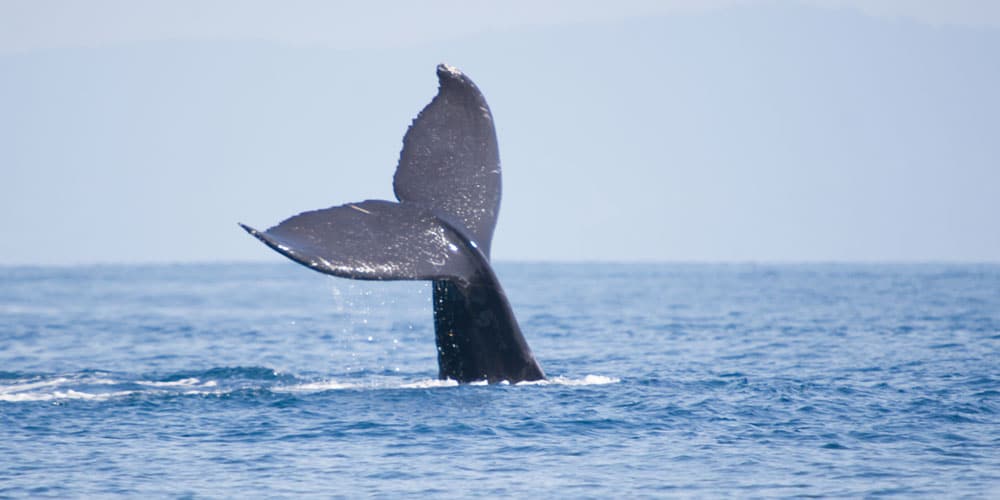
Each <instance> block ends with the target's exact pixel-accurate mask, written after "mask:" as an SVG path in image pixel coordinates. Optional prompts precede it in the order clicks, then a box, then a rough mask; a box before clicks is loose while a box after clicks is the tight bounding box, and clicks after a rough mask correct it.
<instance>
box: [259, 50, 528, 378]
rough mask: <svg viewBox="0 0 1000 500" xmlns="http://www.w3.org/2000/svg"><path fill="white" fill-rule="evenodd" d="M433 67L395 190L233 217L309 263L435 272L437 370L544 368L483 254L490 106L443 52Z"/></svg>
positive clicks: (494, 187)
mask: <svg viewBox="0 0 1000 500" xmlns="http://www.w3.org/2000/svg"><path fill="white" fill-rule="evenodd" d="M437 75H438V82H439V87H438V93H437V95H436V96H435V97H434V99H433V100H432V101H431V102H430V104H428V105H427V106H426V107H425V108H424V109H423V110H422V111H421V112H420V114H418V115H417V117H416V119H414V120H413V124H412V125H410V128H409V129H408V130H407V132H406V135H405V136H404V137H403V149H402V151H401V152H400V159H399V165H398V166H397V168H396V173H395V176H394V177H393V190H394V192H395V195H396V198H397V200H398V202H392V201H384V200H366V201H362V202H358V203H348V204H345V205H340V206H335V207H331V208H326V209H322V210H315V211H310V212H304V213H301V214H299V215H296V216H293V217H291V218H289V219H286V220H285V221H283V222H281V223H280V224H278V225H276V226H274V227H272V228H270V229H267V230H266V231H258V230H256V229H253V228H251V227H249V226H246V225H243V224H240V226H241V227H243V228H244V229H245V230H246V231H247V232H249V233H250V234H251V235H253V236H255V237H256V238H257V239H259V240H260V241H262V242H263V243H264V244H266V245H267V246H269V247H271V248H272V249H274V250H275V251H277V252H278V253H281V254H282V255H284V256H286V257H288V258H289V259H292V260H294V261H295V262H298V263H300V264H302V265H304V266H306V267H309V268H311V269H313V270H315V271H318V272H322V273H326V274H331V275H334V276H340V277H344V278H352V279H363V280H431V281H433V282H434V287H433V290H434V291H433V304H434V330H435V341H436V343H437V350H438V367H439V372H438V375H439V377H440V378H442V379H445V378H450V379H453V380H457V381H459V382H473V381H478V380H487V381H489V382H490V383H496V382H501V381H505V380H506V381H508V382H511V383H516V382H520V381H525V380H539V379H543V378H545V375H544V373H543V372H542V369H541V366H539V364H538V362H537V361H535V358H534V356H533V355H532V353H531V349H530V348H529V347H528V344H527V342H526V341H525V339H524V336H523V334H522V333H521V330H520V327H519V326H518V324H517V319H516V318H515V317H514V313H513V310H512V309H511V307H510V302H509V301H508V300H507V297H506V294H505V293H504V291H503V288H502V287H501V286H500V282H499V281H498V280H497V277H496V274H495V273H494V272H493V268H492V266H491V265H490V260H489V254H490V246H491V244H492V240H493V230H494V228H495V227H496V221H497V214H498V212H499V209H500V194H501V174H500V156H499V152H498V149H497V140H496V131H495V129H494V126H493V116H492V114H491V112H490V109H489V106H488V105H487V104H486V100H485V99H484V98H483V96H482V93H480V91H479V89H478V88H477V87H476V85H475V84H474V83H473V82H472V80H471V79H469V78H468V77H467V76H466V75H464V74H463V73H462V72H460V71H458V70H457V69H455V68H453V67H450V66H447V65H444V64H442V65H439V66H438V68H437Z"/></svg>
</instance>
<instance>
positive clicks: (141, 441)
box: [0, 263, 1000, 498]
mask: <svg viewBox="0 0 1000 500" xmlns="http://www.w3.org/2000/svg"><path fill="white" fill-rule="evenodd" d="M497 272H498V275H499V276H500V279H501V281H502V282H503V284H504V286H505V288H506V291H507V294H508V296H509V297H510V299H511V302H512V304H513V307H514V310H515V313H516V314H517V316H518V319H519V320H520V323H521V327H522V329H523V330H524V332H525V336H526V338H527V340H528V342H529V344H530V345H531V346H532V348H533V350H534V352H535V355H536V357H537V358H538V360H539V361H540V362H541V364H542V366H543V368H544V369H545V370H546V372H547V374H548V375H549V377H550V379H549V381H548V382H545V383H538V384H517V385H492V386H487V385H462V386H459V385H457V384H454V383H450V382H446V381H438V380H436V376H437V364H436V354H435V347H434V333H433V324H432V320H431V304H430V287H429V286H428V284H427V283H423V282H385V283H377V282H359V281H350V280H342V279H336V278H330V277H326V276H322V275H319V274H316V273H313V272H311V271H309V270H307V269H304V268H301V267H298V266H296V265H294V264H290V263H276V264H228V265H218V264H212V265H207V264H206V265H151V266H94V267H6V268H0V496H3V497H31V498H39V497H59V498H63V497H92V496H115V495H123V496H139V495H154V496H181V497H203V496H204V497H233V496H253V497H299V496H303V495H315V496H324V497H330V496H343V497H358V496H370V495H376V496H395V495H398V494H403V495H407V496H417V495H419V496H443V497H465V496H473V495H477V496H479V495H488V496H524V495H531V494H542V495H544V496H545V497H620V496H629V497H635V496H651V497H660V496H684V497H688V496H694V497H719V496H736V497H758V496H851V497H855V496H883V495H884V496H897V497H902V498H912V497H934V498H938V497H961V496H971V497H993V498H996V497H998V496H1000V414H998V412H1000V265H996V264H983V265H958V264H954V265H949V264H921V265H904V264H799V265H793V264H778V265H754V264H731V265H725V264H543V263H537V264H536V263H532V264H514V263H508V264H502V263H501V264H500V265H498V267H497Z"/></svg>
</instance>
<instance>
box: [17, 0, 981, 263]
mask: <svg viewBox="0 0 1000 500" xmlns="http://www.w3.org/2000/svg"><path fill="white" fill-rule="evenodd" d="M610 4H611V2H578V1H556V2H547V3H543V2H528V1H515V2H490V3H487V2H475V1H474V2H465V1H448V2H430V3H426V4H425V3H423V2H347V3H344V4H343V5H337V4H336V3H333V2H320V1H299V2H261V1H237V0H227V1H197V2H195V1H190V2H185V1H169V2H160V1H146V2H133V1H88V2H71V1H45V0H29V1H9V0H8V1H4V0H0V264H71V263H94V262H148V261H160V262H163V261H165V262H178V261H219V260H280V259H282V257H280V256H278V255H277V254H275V253H274V252H272V251H270V250H269V249H267V248H265V247H264V246H263V245H261V244H260V243H258V242H257V241H256V240H254V239H252V238H251V237H250V236H248V235H247V234H245V233H244V232H243V231H242V230H241V229H239V228H238V227H237V225H236V223H237V222H245V223H248V224H250V225H253V226H257V227H261V228H266V227H268V226H270V225H273V224H276V223H277V222H279V221H280V220H282V219H284V218H285V217H288V216H291V215H294V214H296V213H298V212H301V211H304V210H309V209H315V208H321V207H327V206H331V205H339V204H342V203H345V202H349V201H360V200H363V199H367V198H383V199H392V187H391V180H392V174H393V171H394V169H395V165H396V160H397V158H398V154H399V148H400V146H401V139H402V135H403V133H404V131H405V130H406V127H407V125H409V123H410V120H411V119H412V118H413V117H414V116H415V115H416V113H417V112H418V111H419V110H420V109H421V108H422V107H423V106H424V105H425V104H426V103H427V102H428V101H429V100H430V99H431V98H432V97H433V95H434V93H435V92H436V87H437V81H436V77H435V75H434V67H435V65H436V64H437V63H439V62H448V63H450V64H452V65H455V66H458V67H459V68H461V69H462V70H464V71H465V72H466V73H467V74H469V75H470V76H471V77H472V78H473V79H474V80H475V81H476V82H477V83H478V85H479V87H480V89H482V91H483V92H484V94H485V95H486V98H487V100H488V101H489V103H490V105H491V107H492V109H493V113H494V116H495V119H496V123H497V131H498V136H499V140H500V154H501V158H502V160H503V166H504V199H503V206H502V209H501V213H500V222H499V227H498V230H497V234H496V237H495V239H494V246H493V253H494V258H495V259H498V260H698V261H702V260H707V261H720V260H722V261H732V260H735V261H747V260H763V261H789V260H791V261H802V260H806V261H811V260H878V261H886V260H888V261H897V260H903V261H914V260H917V261H922V260H973V261H1000V57H998V55H1000V3H998V2H985V1H984V2H961V1H959V2H936V1H928V2H913V1H902V0H899V1H884V2H863V1H848V0H843V1H820V0H817V1H806V0H803V1H787V2H753V1H721V0H720V1H709V2H704V1H699V2H693V1H691V2H685V1H675V2H657V1H635V2H614V6H613V7H611V6H609V5H610Z"/></svg>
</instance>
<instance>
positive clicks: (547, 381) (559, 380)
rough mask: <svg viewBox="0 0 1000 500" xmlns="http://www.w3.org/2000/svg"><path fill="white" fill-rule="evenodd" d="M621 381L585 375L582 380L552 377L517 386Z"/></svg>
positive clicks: (602, 376) (595, 383)
mask: <svg viewBox="0 0 1000 500" xmlns="http://www.w3.org/2000/svg"><path fill="white" fill-rule="evenodd" d="M618 382H621V379H619V378H615V377H605V376H604V375H587V376H585V377H583V378H577V379H573V378H569V377H562V376H559V377H552V378H549V379H545V380H533V381H530V382H518V383H517V385H519V386H520V385H569V386H579V385H606V384H617V383H618Z"/></svg>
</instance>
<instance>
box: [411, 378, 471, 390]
mask: <svg viewBox="0 0 1000 500" xmlns="http://www.w3.org/2000/svg"><path fill="white" fill-rule="evenodd" d="M457 385H458V382H456V381H454V380H452V379H450V378H449V379H444V380H441V379H437V378H433V379H427V380H418V381H416V382H410V383H407V384H403V385H400V386H399V388H400V389H434V388H437V387H456V386H457Z"/></svg>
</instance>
